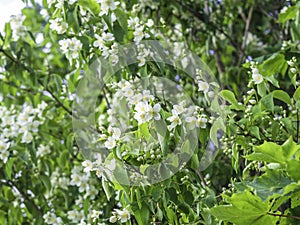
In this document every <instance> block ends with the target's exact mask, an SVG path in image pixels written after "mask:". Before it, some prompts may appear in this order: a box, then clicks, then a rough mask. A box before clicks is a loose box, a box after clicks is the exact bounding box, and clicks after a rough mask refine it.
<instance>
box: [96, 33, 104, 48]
mask: <svg viewBox="0 0 300 225" xmlns="http://www.w3.org/2000/svg"><path fill="white" fill-rule="evenodd" d="M95 37H96V38H97V40H96V41H94V44H93V45H94V47H96V48H99V49H102V48H103V46H104V41H103V39H102V37H100V36H99V35H97V34H95Z"/></svg>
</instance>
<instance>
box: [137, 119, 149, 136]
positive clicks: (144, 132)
mask: <svg viewBox="0 0 300 225" xmlns="http://www.w3.org/2000/svg"><path fill="white" fill-rule="evenodd" d="M138 136H139V138H146V140H148V139H149V138H150V132H149V128H148V123H143V124H141V125H139V129H138Z"/></svg>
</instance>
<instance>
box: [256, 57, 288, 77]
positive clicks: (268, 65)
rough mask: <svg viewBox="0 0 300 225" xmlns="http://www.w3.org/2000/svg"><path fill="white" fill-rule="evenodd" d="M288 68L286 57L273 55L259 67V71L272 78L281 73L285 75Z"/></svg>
mask: <svg viewBox="0 0 300 225" xmlns="http://www.w3.org/2000/svg"><path fill="white" fill-rule="evenodd" d="M274 65H276V66H274ZM287 68H288V65H287V62H286V60H285V58H284V55H283V54H278V53H275V54H273V55H272V56H271V57H269V58H268V59H267V60H265V61H264V62H263V64H262V65H260V66H259V69H260V71H261V73H262V75H264V76H272V75H274V74H279V73H281V74H285V72H286V70H287Z"/></svg>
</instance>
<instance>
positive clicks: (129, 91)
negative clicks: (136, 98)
mask: <svg viewBox="0 0 300 225" xmlns="http://www.w3.org/2000/svg"><path fill="white" fill-rule="evenodd" d="M122 92H123V94H124V96H125V97H126V98H129V97H131V96H133V95H134V92H133V90H132V89H131V88H130V87H126V88H123V89H122Z"/></svg>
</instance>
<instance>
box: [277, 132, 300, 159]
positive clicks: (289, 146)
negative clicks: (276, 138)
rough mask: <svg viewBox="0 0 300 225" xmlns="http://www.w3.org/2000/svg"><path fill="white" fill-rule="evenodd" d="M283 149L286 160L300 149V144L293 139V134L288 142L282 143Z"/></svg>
mask: <svg viewBox="0 0 300 225" xmlns="http://www.w3.org/2000/svg"><path fill="white" fill-rule="evenodd" d="M281 147H282V150H283V155H284V158H285V160H286V161H288V160H290V159H291V158H292V157H293V156H294V154H295V153H296V152H297V151H298V150H299V149H300V145H297V144H296V143H295V142H294V141H293V137H292V136H291V137H290V138H289V139H288V140H287V141H286V142H284V143H283V145H281Z"/></svg>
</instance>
